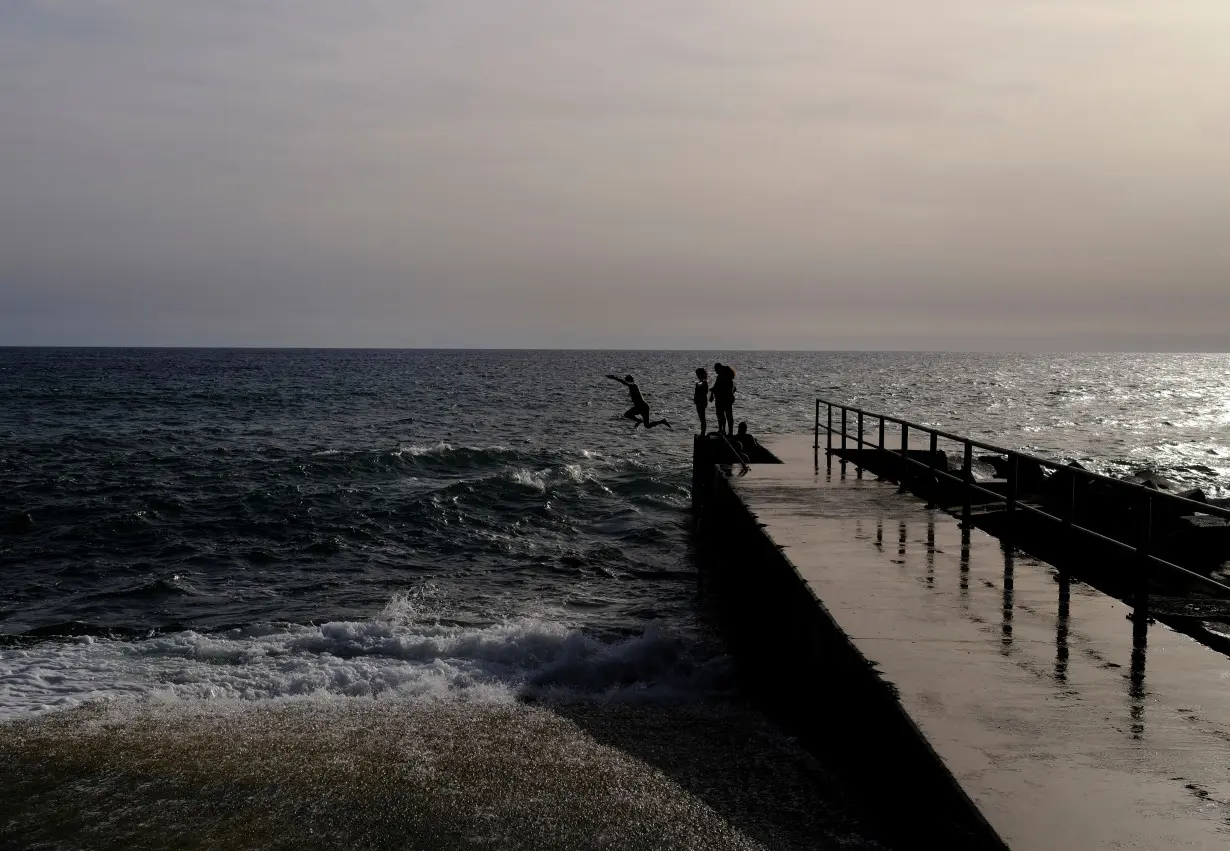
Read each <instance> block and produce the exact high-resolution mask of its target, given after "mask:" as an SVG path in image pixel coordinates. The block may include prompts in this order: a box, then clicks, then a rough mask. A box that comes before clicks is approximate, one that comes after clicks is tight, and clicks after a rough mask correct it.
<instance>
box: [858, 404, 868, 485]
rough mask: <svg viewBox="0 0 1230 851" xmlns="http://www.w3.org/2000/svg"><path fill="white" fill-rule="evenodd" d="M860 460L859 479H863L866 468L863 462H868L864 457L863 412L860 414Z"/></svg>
mask: <svg viewBox="0 0 1230 851" xmlns="http://www.w3.org/2000/svg"><path fill="white" fill-rule="evenodd" d="M858 458H859V464H858V477H859V478H860V479H861V478H862V477H863V466H864V465H863V463H862V462H863V461H864V460H866V459H865V458H864V457H863V412H862V411H861V410H860V411H859V412H858Z"/></svg>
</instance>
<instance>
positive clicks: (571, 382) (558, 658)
mask: <svg viewBox="0 0 1230 851" xmlns="http://www.w3.org/2000/svg"><path fill="white" fill-rule="evenodd" d="M718 360H720V361H722V362H724V363H730V364H732V365H733V366H734V367H735V369H736V370H737V376H736V386H737V388H738V393H737V397H736V402H735V416H736V419H737V420H746V421H747V422H748V424H749V429H750V431H752V432H753V433H754V434H756V435H758V436H760V437H761V439H762V440H767V441H769V442H771V440H772V437H773V435H780V434H797V433H803V432H807V433H809V432H810V431H811V429H812V423H813V416H814V405H815V399H816V397H817V396H818V395H819V396H825V397H831V398H834V399H837V400H840V401H845V402H848V403H851V404H857V405H860V406H862V407H864V408H867V409H869V410H876V411H883V412H885V413H889V414H894V415H899V416H905V417H909V418H911V419H915V420H917V421H920V422H922V423H924V424H927V425H934V426H939V427H942V428H945V429H948V430H950V431H954V432H957V433H960V434H968V435H971V436H976V437H979V438H982V439H984V440H988V441H990V442H993V443H996V444H1000V445H1004V446H1007V447H1010V448H1017V449H1026V450H1028V451H1031V452H1034V453H1037V454H1040V455H1044V456H1047V457H1053V458H1057V459H1063V460H1079V461H1080V462H1081V463H1082V464H1084V465H1086V466H1089V467H1092V468H1094V469H1097V470H1099V471H1102V472H1107V473H1111V474H1114V475H1149V476H1153V477H1161V478H1164V479H1167V480H1169V481H1171V482H1173V483H1174V484H1175V485H1176V486H1181V487H1201V488H1203V489H1205V491H1206V492H1207V493H1208V494H1209V495H1210V496H1226V495H1227V482H1230V356H1228V355H1224V354H1214V355H1153V354H1147V355H1146V354H1139V355H1137V354H1128V355H1123V354H1063V355H1060V354H1055V355H1050V354H1045V355H1042V354H1039V355H1025V354H938V353H836V352H821V353H785V352H708V353H705V352H674V351H672V352H582V351H453V350H450V351H423V350H409V351H386V350H379V351H369V350H353V351H344V350H311V351H307V350H305V351H293V350H183V349H166V350H159V349H131V350H124V349H98V350H91V349H0V576H2V577H3V582H2V583H0V752H4V753H7V755H8V756H9V757H10V759H12V760H16V761H17V762H16V764H18V765H22V766H26V767H27V768H28V771H25V772H17V773H16V777H15V778H14V776H13V772H10V776H9V778H8V779H7V780H6V781H4V782H6V783H8V784H10V785H9V786H8V787H7V788H5V789H3V790H0V791H4V792H5V796H4V797H5V798H6V800H8V802H9V803H8V804H4V805H0V845H3V844H4V843H5V842H8V843H10V844H11V847H26V846H27V845H28V846H29V847H36V846H38V847H83V846H90V845H91V842H93V843H94V844H97V845H99V846H102V845H109V844H111V845H124V846H127V847H140V846H141V845H142V843H143V842H147V840H148V836H151V835H154V836H156V835H161V836H164V837H165V836H167V835H168V834H166V833H158V831H167V830H170V831H177V833H175V834H174V835H176V836H179V837H180V838H181V840H182V841H179V842H175V843H170V844H174V845H176V847H216V846H218V845H224V846H227V847H422V848H437V847H440V848H443V847H501V848H504V847H527V848H529V847H534V848H548V847H560V848H567V847H613V848H614V847H629V848H631V847H697V848H701V847H704V848H736V847H748V848H753V847H772V848H785V847H816V845H817V844H819V845H821V846H824V845H826V844H827V845H828V846H831V847H876V846H877V840H876V838H875V836H874V834H875V831H874V829H871V828H869V827H868V826H867V825H866V823H865V815H859V814H858V813H859V812H863V811H864V810H865V807H862V806H861V805H860V806H855V805H854V804H853V803H851V802H845V801H843V798H842V796H843V792H842V790H841V789H840V786H839V784H837V783H836V782H835V781H833V779H832V778H830V777H828V776H827V775H826V774H825V772H824V768H823V766H821V765H819V764H817V763H814V761H812V760H811V759H810V757H809V756H808V755H807V754H804V753H803V752H802V751H800V750H799V749H798V748H797V747H796V746H795V745H794V744H793V742H792V741H791V740H789V738H788V737H785V736H783V735H782V734H781V733H780V732H778V731H776V729H775V728H774V727H773V726H772V725H771V724H769V723H768V722H767V721H765V720H764V719H763V718H761V717H760V716H759V715H758V714H757V713H756V712H755V711H754V710H752V709H751V708H750V707H749V706H748V705H747V703H746V702H745V698H746V696H744V695H740V694H739V693H738V690H737V688H736V685H735V680H734V676H733V665H732V661H731V660H730V658H729V657H728V655H727V654H726V652H725V648H724V647H723V645H722V642H721V640H720V637H719V636H718V635H717V630H716V628H715V627H714V625H713V624H712V622H711V619H710V617H709V615H708V614H707V608H706V602H705V599H704V589H703V586H702V584H701V583H700V582H699V581H698V576H697V572H696V569H695V567H694V565H693V563H692V560H691V557H690V546H691V542H690V538H689V518H688V513H687V506H688V503H689V493H688V484H689V481H690V470H689V463H690V458H691V435H692V434H693V433H694V432H695V430H696V415H695V411H694V409H693V408H692V404H691V397H692V386H693V381H694V378H693V371H694V369H695V368H696V367H697V366H707V367H709V368H710V370H711V371H712V365H713V363H714V362H715V361H718ZM607 373H616V374H618V375H624V374H628V373H631V374H633V375H634V376H635V377H636V379H637V381H638V383H639V384H640V386H641V387H642V389H643V390H644V391H645V393H646V395H647V396H648V397H649V402H650V405H651V406H652V410H653V417H654V418H655V419H656V418H658V417H660V416H665V417H667V418H669V419H670V420H671V422H672V424H673V426H674V428H673V430H668V429H666V428H655V429H653V430H652V431H646V430H644V429H634V428H633V427H632V425H631V423H630V422H629V421H627V420H623V419H621V415H622V413H623V411H624V410H625V409H627V408H628V407H629V402H628V394H627V391H626V390H625V389H624V388H622V387H621V386H619V385H618V384H616V383H615V382H612V381H610V380H609V379H607V378H605V377H604V376H605V375H606V374H607ZM710 424H711V426H712V424H713V412H712V410H710ZM307 741H310V742H311V744H310V746H309V745H305V744H304V743H305V742H307ZM66 743H71V744H66ZM185 743H191V747H188V746H187V745H185ZM237 752H242V753H243V754H245V755H246V756H245V757H244V759H242V760H237V759H236V758H235V754H236V753H237ZM514 754H515V755H517V756H516V758H515V759H514V758H513V757H512V756H511V755H514ZM713 766H720V767H721V768H722V770H721V771H720V772H715V771H713V770H712V767H713ZM83 777H89V778H93V780H92V781H91V782H90V783H88V784H86V785H84V786H83V785H82V781H81V778H83ZM596 778H599V779H596ZM748 778H754V779H755V778H759V781H758V782H760V785H757V784H756V783H751V782H750V781H749V780H748ZM142 783H145V784H152V785H148V786H142V785H141V784H142ZM13 784H16V785H13ZM177 784H178V785H177ZM211 784H212V785H211ZM749 784H750V785H749ZM186 790H189V791H186ZM245 796H246V797H245ZM116 800H123V801H124V808H123V812H124V813H126V814H125V815H120V814H109V815H105V816H104V815H100V813H102V812H106V811H108V810H109V809H110V808H111V806H112V804H113V802H114V801H116ZM199 801H204V804H202V805H200V806H198V805H197V803H194V802H199ZM253 802H256V803H253ZM322 802H323V803H322ZM408 802H412V803H408ZM5 807H7V808H8V809H5ZM87 812H89V813H93V814H94V815H93V816H87V815H84V813H87ZM390 813H392V814H393V815H390ZM6 818H7V825H8V826H7V828H6V827H5V824H6ZM74 819H76V820H77V821H74ZM399 819H400V820H399ZM860 819H862V821H860ZM373 825H377V826H376V827H373ZM83 831H84V833H83ZM143 831H144V832H143ZM151 831H153V833H151ZM305 831H306V832H305ZM82 836H86V837H87V838H88V837H93V840H91V841H85V842H83V841H82V839H81V837H82ZM142 837H146V839H142ZM407 837H409V838H407ZM817 837H821V839H817ZM40 843H41V845H40ZM578 843H579V844H578ZM655 843H656V844H655ZM159 845H160V843H158V842H156V841H155V842H153V844H152V845H151V846H150V847H158V846H159ZM6 847H8V846H6Z"/></svg>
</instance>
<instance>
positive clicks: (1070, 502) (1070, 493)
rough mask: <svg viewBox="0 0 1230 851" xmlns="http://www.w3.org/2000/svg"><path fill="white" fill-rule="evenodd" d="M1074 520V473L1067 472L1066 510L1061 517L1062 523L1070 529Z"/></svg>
mask: <svg viewBox="0 0 1230 851" xmlns="http://www.w3.org/2000/svg"><path fill="white" fill-rule="evenodd" d="M1075 522H1076V473H1069V474H1068V511H1067V514H1066V515H1065V516H1064V518H1063V525H1064V527H1065V528H1066V529H1069V530H1071V528H1072V524H1073V523H1075Z"/></svg>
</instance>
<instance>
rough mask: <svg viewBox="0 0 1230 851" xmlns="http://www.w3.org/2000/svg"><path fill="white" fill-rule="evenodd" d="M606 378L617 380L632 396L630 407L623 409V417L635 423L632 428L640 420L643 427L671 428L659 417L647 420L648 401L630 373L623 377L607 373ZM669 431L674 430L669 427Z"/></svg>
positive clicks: (666, 421) (668, 422) (639, 423)
mask: <svg viewBox="0 0 1230 851" xmlns="http://www.w3.org/2000/svg"><path fill="white" fill-rule="evenodd" d="M607 378H609V379H611V380H612V381H618V382H619V383H620V384H622V385H623V386H624V387H627V388H628V394H629V395H630V396H631V397H632V407H631V408H629V409H628V410H626V411H624V417H625V418H626V419H629V420H632V421H633V422H635V423H636V425H634V426H632V427H633V428H636V426H639V425H641V424H642V422H643V423H644V425H645V428H653V427H654V426H657V425H664V426H666V427H667V428H671V424H670V421H669V420H665V419H661V420H654V421H653V422H650V421H649V403H648V402H646V401H645V397H644V396H643V395H641V388H639V387H637V386H636V380H635V379H634V378H633V377H632V376H631V375H625V376H624V377H623V378H620V377H619V376H618V375H608V376H607ZM671 431H674V429H673V428H671Z"/></svg>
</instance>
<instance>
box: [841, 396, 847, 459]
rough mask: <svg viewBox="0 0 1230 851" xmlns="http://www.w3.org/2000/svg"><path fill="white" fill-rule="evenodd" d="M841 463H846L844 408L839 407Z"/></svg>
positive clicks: (843, 406)
mask: <svg viewBox="0 0 1230 851" xmlns="http://www.w3.org/2000/svg"><path fill="white" fill-rule="evenodd" d="M841 462H842V463H843V464H844V463H845V462H846V406H845V405H842V406H841Z"/></svg>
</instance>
